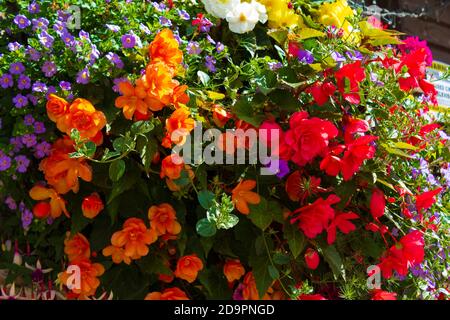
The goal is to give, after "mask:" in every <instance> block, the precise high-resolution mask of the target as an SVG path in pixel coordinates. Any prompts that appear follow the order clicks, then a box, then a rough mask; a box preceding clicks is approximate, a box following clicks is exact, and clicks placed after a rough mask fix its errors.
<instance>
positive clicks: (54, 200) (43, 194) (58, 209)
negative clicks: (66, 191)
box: [29, 185, 70, 219]
mask: <svg viewBox="0 0 450 320" xmlns="http://www.w3.org/2000/svg"><path fill="white" fill-rule="evenodd" d="M29 195H30V197H31V199H33V200H37V201H40V202H39V203H38V204H37V205H36V206H38V205H40V204H43V203H47V204H49V205H50V208H49V209H50V210H49V211H47V212H46V213H45V214H44V215H43V216H40V217H37V218H47V217H48V216H49V215H50V216H51V217H52V218H53V219H56V218H58V217H60V216H61V214H62V213H63V212H64V214H65V215H66V216H67V217H70V216H69V212H68V211H67V209H66V201H65V200H64V199H63V198H62V197H61V196H60V195H59V194H58V193H57V192H56V191H55V190H54V189H52V188H46V187H43V186H40V185H36V186H34V187H33V188H31V190H30V192H29ZM34 211H35V210H33V212H34ZM35 214H36V213H35Z"/></svg>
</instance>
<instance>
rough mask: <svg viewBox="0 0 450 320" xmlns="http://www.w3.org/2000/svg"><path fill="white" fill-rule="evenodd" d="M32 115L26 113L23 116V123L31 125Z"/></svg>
mask: <svg viewBox="0 0 450 320" xmlns="http://www.w3.org/2000/svg"><path fill="white" fill-rule="evenodd" d="M34 121H35V120H34V117H33V116H32V115H31V114H27V115H26V116H25V117H24V118H23V123H24V124H25V125H27V126H31V125H32V124H33V123H34Z"/></svg>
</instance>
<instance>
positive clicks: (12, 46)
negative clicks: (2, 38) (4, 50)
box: [8, 41, 22, 52]
mask: <svg viewBox="0 0 450 320" xmlns="http://www.w3.org/2000/svg"><path fill="white" fill-rule="evenodd" d="M20 48H22V45H21V44H20V43H18V42H17V41H14V42H10V43H8V50H9V51H11V52H13V51H17V50H19V49H20Z"/></svg>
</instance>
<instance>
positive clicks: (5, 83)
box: [0, 73, 14, 89]
mask: <svg viewBox="0 0 450 320" xmlns="http://www.w3.org/2000/svg"><path fill="white" fill-rule="evenodd" d="M0 85H1V86H2V88H3V89H6V88H11V87H12V86H14V81H13V78H12V76H11V75H10V74H9V73H5V74H4V75H2V76H1V77H0Z"/></svg>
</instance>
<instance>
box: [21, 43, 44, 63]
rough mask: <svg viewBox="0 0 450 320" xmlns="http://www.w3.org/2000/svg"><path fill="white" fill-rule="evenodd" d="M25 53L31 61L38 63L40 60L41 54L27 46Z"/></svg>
mask: <svg viewBox="0 0 450 320" xmlns="http://www.w3.org/2000/svg"><path fill="white" fill-rule="evenodd" d="M25 53H26V54H27V55H29V56H30V60H31V61H38V60H39V59H40V58H41V54H40V53H39V51H37V50H36V49H35V48H33V47H31V46H28V47H27V49H26V50H25Z"/></svg>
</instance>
